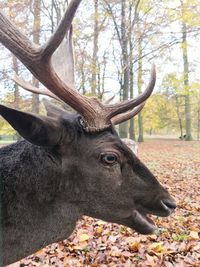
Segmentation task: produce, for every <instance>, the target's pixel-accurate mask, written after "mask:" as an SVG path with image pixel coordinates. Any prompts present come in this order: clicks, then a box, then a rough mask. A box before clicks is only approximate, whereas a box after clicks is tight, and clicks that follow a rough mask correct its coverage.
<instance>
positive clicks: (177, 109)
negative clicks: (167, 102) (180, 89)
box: [175, 95, 183, 140]
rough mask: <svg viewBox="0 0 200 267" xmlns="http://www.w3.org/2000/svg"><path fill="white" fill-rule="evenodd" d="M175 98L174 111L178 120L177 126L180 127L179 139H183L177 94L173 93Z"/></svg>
mask: <svg viewBox="0 0 200 267" xmlns="http://www.w3.org/2000/svg"><path fill="white" fill-rule="evenodd" d="M175 100H176V113H177V117H178V122H179V128H180V134H181V135H180V139H181V140H182V139H183V123H182V119H181V113H180V108H179V102H178V96H177V95H175Z"/></svg>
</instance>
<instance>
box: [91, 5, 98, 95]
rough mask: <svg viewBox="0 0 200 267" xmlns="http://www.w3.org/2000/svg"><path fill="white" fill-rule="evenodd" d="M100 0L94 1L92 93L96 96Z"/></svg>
mask: <svg viewBox="0 0 200 267" xmlns="http://www.w3.org/2000/svg"><path fill="white" fill-rule="evenodd" d="M98 2H99V1H98V0H94V39H93V55H92V80H91V92H92V94H93V95H96V93H97V92H96V91H97V74H98V63H97V54H98V38H99V29H98V28H99V25H98Z"/></svg>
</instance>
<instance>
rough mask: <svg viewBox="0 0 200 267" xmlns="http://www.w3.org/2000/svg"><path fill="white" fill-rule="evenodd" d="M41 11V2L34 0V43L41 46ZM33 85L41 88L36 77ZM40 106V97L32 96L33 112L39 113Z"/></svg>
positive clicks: (33, 79)
mask: <svg viewBox="0 0 200 267" xmlns="http://www.w3.org/2000/svg"><path fill="white" fill-rule="evenodd" d="M40 10H41V0H34V5H33V14H34V21H33V42H34V43H35V44H39V42H40V26H41V17H40ZM32 83H33V85H34V86H35V87H39V82H38V80H37V79H36V78H35V77H33V78H32ZM39 104H40V100H39V95H37V94H33V95H32V112H34V113H39Z"/></svg>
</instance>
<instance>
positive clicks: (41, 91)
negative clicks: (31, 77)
mask: <svg viewBox="0 0 200 267" xmlns="http://www.w3.org/2000/svg"><path fill="white" fill-rule="evenodd" d="M12 80H13V81H14V82H15V83H17V84H18V85H19V86H20V87H22V88H23V89H25V90H26V91H29V92H31V93H34V94H38V95H39V94H40V95H46V96H49V97H51V98H54V99H56V100H58V101H61V100H60V98H58V97H57V96H56V95H54V94H53V93H52V92H51V91H49V90H48V89H46V88H43V89H39V88H37V87H35V86H33V85H32V84H31V83H29V82H26V81H24V80H23V79H22V78H20V77H19V76H17V75H16V74H15V75H14V76H13V77H12Z"/></svg>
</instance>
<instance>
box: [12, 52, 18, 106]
mask: <svg viewBox="0 0 200 267" xmlns="http://www.w3.org/2000/svg"><path fill="white" fill-rule="evenodd" d="M12 63H13V70H14V72H15V73H16V75H19V66H18V62H17V58H16V56H14V55H12ZM14 86H15V90H14V108H16V109H18V108H19V97H20V94H19V86H18V84H17V83H15V85H14Z"/></svg>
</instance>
